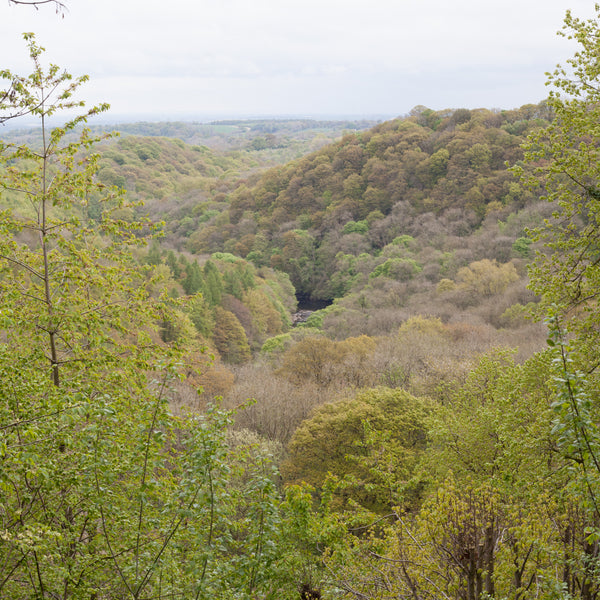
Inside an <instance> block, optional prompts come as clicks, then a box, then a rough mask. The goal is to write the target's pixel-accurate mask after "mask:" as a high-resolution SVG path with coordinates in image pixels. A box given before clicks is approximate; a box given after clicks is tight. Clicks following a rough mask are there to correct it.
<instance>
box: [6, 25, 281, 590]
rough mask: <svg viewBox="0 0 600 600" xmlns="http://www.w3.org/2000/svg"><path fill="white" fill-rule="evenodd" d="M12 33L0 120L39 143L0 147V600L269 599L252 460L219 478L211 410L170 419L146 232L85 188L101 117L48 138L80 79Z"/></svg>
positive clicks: (220, 428)
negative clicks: (96, 212)
mask: <svg viewBox="0 0 600 600" xmlns="http://www.w3.org/2000/svg"><path fill="white" fill-rule="evenodd" d="M25 37H26V40H27V41H28V44H29V51H30V56H31V59H32V61H33V64H34V70H33V73H32V74H31V75H30V76H28V77H17V76H13V75H12V74H11V73H9V72H8V71H3V72H2V77H3V79H5V80H8V81H9V82H10V83H9V89H11V90H13V91H14V94H13V93H12V92H10V93H9V94H8V95H6V94H5V96H4V97H5V105H4V106H3V108H2V109H3V110H6V111H7V112H10V111H12V110H13V108H14V107H22V108H23V109H24V110H27V111H29V112H30V113H32V114H34V115H36V116H37V117H38V118H39V120H40V125H41V128H40V135H41V140H40V142H39V145H37V146H35V147H33V148H29V147H27V146H17V147H15V146H12V145H10V144H6V143H0V164H1V165H2V167H3V168H2V170H1V171H0V173H1V176H0V177H1V178H0V203H1V210H0V233H1V239H0V302H1V311H0V378H1V380H2V386H0V431H1V432H2V437H1V438H0V530H1V531H2V533H1V534H0V596H1V597H4V598H39V599H42V598H54V599H59V600H67V599H69V600H71V599H81V600H84V599H85V600H89V599H90V598H109V597H110V598H123V599H125V598H127V599H132V600H133V599H136V600H140V599H141V598H149V597H152V598H167V597H169V598H173V597H185V598H197V599H204V598H209V597H210V598H213V597H219V598H227V597H236V598H250V597H253V596H256V595H257V594H259V593H263V592H259V590H263V591H264V593H265V594H267V593H272V595H274V596H278V594H277V593H276V592H275V591H273V592H267V591H265V590H267V588H269V589H270V588H273V587H276V586H277V585H279V584H278V580H277V579H276V578H270V575H271V574H272V573H273V571H272V570H271V569H270V568H266V567H267V565H270V564H272V563H273V562H274V558H275V550H274V549H273V548H274V547H275V546H271V545H267V544H266V538H267V536H271V534H272V537H273V539H276V535H277V534H276V523H277V510H278V509H277V499H276V497H275V493H274V491H275V487H274V483H273V482H274V479H273V476H272V475H271V474H269V473H270V472H269V471H268V470H263V471H260V472H259V470H258V469H256V467H255V466H254V465H258V464H260V465H264V464H265V462H264V461H262V462H260V463H258V462H254V463H253V464H247V465H246V466H244V464H243V463H242V462H239V461H238V464H237V465H236V467H235V469H232V465H233V464H235V460H234V456H233V452H232V450H231V448H230V446H229V444H228V441H227V429H228V427H229V425H230V423H231V417H230V415H229V414H228V413H226V412H224V411H220V410H217V409H214V408H213V409H210V410H208V411H207V412H206V413H204V414H202V415H198V414H196V415H194V414H190V415H184V416H181V417H177V416H175V415H174V414H173V413H172V411H171V410H170V407H169V398H170V393H171V392H170V389H171V388H170V381H171V379H172V378H174V377H177V376H178V371H179V370H180V369H181V365H180V359H181V355H180V354H179V352H177V351H176V349H174V348H170V347H168V346H165V345H163V344H161V343H160V342H159V341H158V331H157V326H158V322H159V319H160V318H161V316H163V315H164V313H165V311H167V312H168V311H169V304H168V303H162V302H160V300H158V301H155V300H153V299H152V298H151V297H150V295H149V293H148V289H151V288H152V287H153V285H154V284H155V283H156V282H153V281H151V280H150V279H149V277H150V273H151V272H152V269H151V268H150V267H147V268H146V267H144V266H142V265H140V264H138V263H136V262H135V260H134V259H133V256H132V252H131V247H132V246H134V245H139V244H145V243H146V239H145V238H146V237H147V235H146V234H147V233H148V229H147V227H146V224H144V223H142V222H129V221H124V220H121V219H119V218H118V215H119V211H120V210H121V209H122V208H124V207H126V206H127V204H126V199H125V198H124V196H123V194H122V193H121V192H119V191H117V190H113V189H105V188H104V187H103V186H102V185H100V184H98V183H96V182H95V178H94V175H95V166H96V160H97V158H96V157H95V156H94V155H93V154H90V153H89V149H90V147H91V146H92V144H93V141H94V139H93V138H92V137H91V136H90V134H89V131H87V130H86V129H83V130H82V131H81V132H79V131H78V129H77V128H78V126H80V125H83V124H84V123H85V121H86V119H87V118H88V117H89V116H91V115H93V114H95V113H97V112H99V111H101V110H104V109H106V108H107V107H106V105H103V106H101V107H99V108H93V109H91V110H89V111H87V113H85V114H84V115H83V116H81V117H76V118H74V119H73V120H71V121H70V122H68V123H67V124H66V125H65V126H63V127H60V128H56V129H53V130H51V131H49V130H48V128H47V118H48V117H49V116H51V115H54V114H55V113H56V112H57V111H59V110H60V109H62V108H72V107H75V106H82V103H80V102H77V101H74V100H73V99H72V95H73V94H74V92H75V91H76V90H77V88H78V86H79V84H80V83H82V82H83V81H84V80H85V78H80V79H78V80H75V81H73V80H72V78H71V76H70V75H69V74H68V73H62V72H60V70H59V69H58V67H56V66H54V65H51V66H50V67H49V69H47V70H45V69H44V68H43V67H42V64H41V57H42V48H41V47H40V46H38V45H37V43H36V41H35V39H34V37H33V36H32V35H31V34H28V35H26V36H25ZM14 82H17V84H16V85H15V84H14ZM6 99H8V102H9V104H6V102H7V100H6ZM13 112H14V111H13ZM92 199H94V200H96V201H98V202H99V203H100V206H101V207H102V211H101V215H100V218H99V220H98V221H97V222H94V223H93V224H92V223H88V222H87V221H86V207H87V203H88V202H89V201H90V200H92ZM236 452H237V451H236ZM265 469H266V467H265ZM244 473H245V475H244V477H242V474H244ZM217 540H218V543H217ZM278 597H285V594H281V595H279V596H278Z"/></svg>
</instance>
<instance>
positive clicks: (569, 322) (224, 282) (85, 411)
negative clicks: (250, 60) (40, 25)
mask: <svg viewBox="0 0 600 600" xmlns="http://www.w3.org/2000/svg"><path fill="white" fill-rule="evenodd" d="M597 12H598V18H597V19H595V20H591V21H589V22H588V21H580V20H578V19H577V18H576V17H573V16H572V15H571V14H570V13H567V16H566V19H565V32H566V34H567V35H573V36H574V38H575V39H576V40H577V41H578V43H579V44H580V49H579V52H578V53H577V54H576V55H575V56H574V58H573V59H572V60H571V61H570V62H569V63H568V64H567V65H565V66H564V67H558V68H557V70H556V71H555V72H554V73H552V74H550V75H549V85H550V90H551V92H550V95H549V97H548V99H547V100H545V101H544V102H542V103H540V104H531V105H526V106H523V107H521V108H519V109H513V110H503V111H500V110H494V111H492V110H486V109H478V110H467V109H452V110H450V109H449V110H445V111H433V110H430V109H427V108H425V107H421V106H420V107H416V108H415V109H413V111H411V113H410V114H409V115H405V116H403V117H400V118H398V119H394V120H391V121H386V122H382V123H377V124H375V123H369V122H313V121H283V120H282V121H257V122H252V121H232V122H219V123H212V124H188V123H172V124H169V123H137V124H130V125H128V126H123V127H120V128H119V129H121V130H122V131H121V135H120V136H115V135H112V134H105V133H104V128H101V127H97V126H96V127H93V128H92V129H89V128H87V121H88V119H89V118H91V117H93V116H94V115H96V114H98V113H100V112H104V111H105V110H107V108H108V107H107V106H106V105H102V106H98V107H94V108H92V109H90V110H88V112H87V113H83V115H82V116H80V117H76V118H73V119H72V120H70V121H67V123H65V125H64V126H62V127H59V128H53V129H52V128H49V127H48V126H47V119H48V118H49V117H50V116H54V115H55V113H60V111H61V110H63V109H71V108H73V107H80V104H79V101H78V96H77V95H78V94H80V90H79V87H80V85H82V84H83V83H84V82H85V78H80V79H73V78H72V77H71V76H70V75H69V74H67V73H63V72H62V71H61V70H60V69H58V68H57V67H53V66H50V67H46V66H45V55H44V51H43V49H42V48H41V47H40V46H39V45H38V43H37V41H36V39H35V37H34V36H33V35H32V34H27V35H26V36H25V40H26V43H27V47H28V49H29V53H30V56H31V59H32V64H33V73H32V75H31V76H20V75H17V74H14V73H11V72H9V71H0V79H1V80H2V86H1V87H0V123H2V122H4V121H8V120H9V119H10V120H13V119H17V118H18V116H22V115H33V116H36V117H38V118H39V121H40V127H39V128H37V129H35V130H25V129H14V128H11V129H10V130H7V131H6V132H5V133H6V135H3V136H2V137H3V139H4V141H0V381H1V383H2V384H1V385H0V597H2V598H10V599H15V600H21V599H23V600H25V599H33V598H35V599H36V600H42V599H60V600H67V599H69V600H70V599H73V600H108V599H111V600H112V599H118V600H121V599H123V600H126V599H135V600H142V599H144V600H150V599H164V600H167V599H174V598H180V599H191V598H196V599H209V598H210V599H214V598H219V599H223V600H227V599H236V600H237V599H241V600H244V599H247V600H258V599H261V600H267V599H271V600H294V599H298V598H302V599H304V600H307V599H312V600H315V599H318V598H323V599H330V600H333V599H354V600H392V599H394V600H397V599H406V600H408V599H412V600H428V599H435V600H440V599H445V600H490V599H492V598H496V599H498V600H501V599H504V598H506V599H508V598H510V599H514V600H526V599H534V598H540V599H544V600H559V599H560V600H571V599H575V598H581V599H585V600H595V599H597V598H598V597H600V545H599V544H600V509H599V508H598V504H599V502H600V497H599V494H600V425H599V418H600V405H599V397H598V389H599V386H598V365H599V364H600V362H599V355H598V348H599V347H600V345H599V339H598V331H599V330H598V323H599V320H600V314H599V310H598V300H597V298H598V290H599V289H600V268H599V262H600V259H599V256H600V254H599V253H600V248H599V246H598V228H599V226H600V223H599V222H598V221H599V219H600V217H599V215H600V205H599V200H600V191H599V190H598V183H597V182H598V180H599V179H600V173H599V169H600V167H599V166H598V165H599V164H600V161H599V158H600V156H599V153H600V152H599V140H600V130H599V125H598V124H599V123H600V114H599V108H598V107H599V106H600V102H599V101H600V98H599V92H598V91H597V90H598V86H599V83H598V75H597V64H596V60H597V56H598V52H599V51H600V47H599V44H600V42H599V40H600V8H597ZM49 92H50V95H49ZM42 98H43V102H42V101H41V99H42ZM91 124H92V122H90V125H91ZM3 133H4V132H3ZM307 299H310V300H313V301H320V302H321V304H322V305H324V308H321V309H320V310H316V311H314V312H312V313H311V314H310V316H308V318H307V319H306V320H305V321H303V322H297V320H295V319H294V313H295V312H296V310H297V308H298V302H299V301H300V304H301V305H302V304H303V303H304V302H305V301H306V300H307Z"/></svg>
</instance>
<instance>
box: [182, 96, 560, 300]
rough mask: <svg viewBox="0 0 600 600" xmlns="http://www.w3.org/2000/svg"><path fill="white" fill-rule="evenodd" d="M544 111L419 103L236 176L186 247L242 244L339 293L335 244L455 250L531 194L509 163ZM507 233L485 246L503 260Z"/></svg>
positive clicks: (351, 250)
mask: <svg viewBox="0 0 600 600" xmlns="http://www.w3.org/2000/svg"><path fill="white" fill-rule="evenodd" d="M549 116H550V115H549V113H548V109H547V108H546V106H545V105H544V104H540V105H527V106H524V107H522V108H520V109H518V110H512V111H501V112H493V111H489V110H473V111H470V110H466V109H461V110H456V111H441V112H434V111H432V110H429V109H425V108H420V109H415V110H414V111H413V114H412V115H411V116H410V117H408V118H405V119H397V120H393V121H388V122H386V123H382V124H380V125H377V126H376V127H374V128H372V129H370V130H368V131H365V132H359V133H355V134H352V135H346V136H345V137H344V138H343V139H342V140H341V141H339V142H337V143H334V144H331V145H329V146H326V147H324V148H322V149H321V150H319V151H317V152H314V153H312V154H310V155H308V156H306V157H304V158H302V159H299V160H297V161H294V162H291V163H289V164H287V165H285V166H282V167H275V168H273V169H271V170H269V171H268V172H266V173H265V174H263V175H261V176H259V177H258V178H253V179H249V180H247V181H243V182H240V184H239V185H238V186H237V188H236V190H235V191H234V192H233V193H231V194H230V195H229V196H228V202H229V206H228V208H227V210H226V211H225V213H224V214H219V215H215V216H214V217H213V218H211V219H209V220H207V221H206V222H205V223H203V224H202V226H201V227H199V228H198V230H197V231H196V232H194V233H193V234H192V235H191V236H190V239H189V242H188V249H189V250H191V251H192V252H198V253H205V252H215V251H220V250H227V251H230V252H233V253H236V254H238V255H240V256H244V257H246V256H247V257H248V258H249V259H251V260H253V261H254V262H255V263H256V264H259V265H260V264H267V265H270V266H275V267H277V268H280V269H283V270H285V271H286V272H287V273H289V275H290V277H291V279H292V282H293V283H294V285H295V286H296V288H297V289H298V290H299V291H300V292H302V293H308V294H312V295H313V296H315V297H321V298H327V297H329V298H332V297H340V296H342V295H344V294H345V293H346V292H347V291H348V289H349V287H348V282H339V283H337V284H336V283H334V281H333V279H335V274H336V273H338V272H339V265H338V264H337V261H338V255H339V254H340V253H341V255H342V256H344V255H348V256H352V257H358V256H360V255H362V254H365V253H366V254H367V255H369V256H374V255H376V254H378V253H380V252H382V250H383V249H384V248H385V247H386V246H387V245H388V244H390V243H391V242H392V241H393V240H394V239H395V238H397V237H398V236H402V235H409V236H411V237H413V238H415V239H416V240H417V241H416V243H415V247H418V248H420V249H422V248H423V247H424V246H433V247H434V248H436V249H437V250H438V251H440V252H442V253H443V252H449V251H452V249H453V247H456V245H457V244H456V242H455V241H453V238H456V237H462V238H464V237H466V236H469V235H471V234H473V233H474V232H475V231H477V230H478V229H479V228H480V227H481V226H482V224H483V223H484V221H485V219H486V216H491V219H492V220H494V219H495V220H496V221H497V220H498V219H499V218H504V217H506V215H507V214H509V213H511V212H516V211H518V210H522V209H524V208H525V207H526V206H528V205H530V204H531V203H532V202H534V201H535V199H536V196H535V195H534V194H532V193H531V192H530V191H527V190H524V189H522V188H521V187H520V186H519V184H518V183H517V182H516V181H515V178H514V177H513V175H512V174H511V173H510V172H509V171H508V170H507V167H506V164H507V163H508V164H515V163H516V162H518V161H519V160H520V159H521V157H522V151H521V148H520V144H521V143H522V141H523V139H524V136H525V135H526V134H527V133H528V132H529V131H530V130H531V129H532V128H537V127H540V126H545V125H546V124H547V122H548V119H549ZM494 215H497V218H496V217H494ZM522 229H523V228H522V227H521V230H522ZM521 230H520V231H516V232H515V235H516V236H517V237H519V235H520V234H521V233H522V231H521ZM515 239H516V238H515ZM513 241H514V239H513V240H512V241H511V244H512V242H513ZM505 243H508V240H506V242H505ZM511 244H509V251H508V253H507V252H506V251H503V252H501V253H500V254H498V253H497V252H495V251H493V250H492V249H491V248H490V252H492V253H493V256H490V258H497V259H499V260H508V259H509V258H510V257H511V255H510V245H511ZM465 260H466V259H465ZM465 260H461V261H458V262H457V266H459V264H460V263H464V264H467V263H468V260H466V262H465ZM443 262H444V263H445V264H448V263H449V262H452V261H449V259H448V258H445V259H444V261H443ZM454 262H456V260H455V261H454ZM461 266H462V265H461ZM443 270H444V269H443V268H442V269H441V271H442V272H443Z"/></svg>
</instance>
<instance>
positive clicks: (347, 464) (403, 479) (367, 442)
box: [282, 387, 432, 511]
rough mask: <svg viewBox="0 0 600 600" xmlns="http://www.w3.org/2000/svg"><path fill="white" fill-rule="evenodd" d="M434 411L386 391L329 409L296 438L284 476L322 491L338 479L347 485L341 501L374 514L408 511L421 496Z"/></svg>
mask: <svg viewBox="0 0 600 600" xmlns="http://www.w3.org/2000/svg"><path fill="white" fill-rule="evenodd" d="M431 408H432V405H431V403H430V402H429V401H428V400H426V399H424V398H416V397H415V396H412V395H411V394H409V393H407V392H405V391H403V390H399V389H396V390H392V389H389V388H383V387H380V388H374V389H370V390H362V391H361V392H359V393H357V394H356V395H355V397H353V398H349V399H347V400H341V401H338V402H334V403H329V404H324V405H323V406H321V407H319V408H318V409H317V410H315V412H314V414H313V415H312V417H311V418H309V419H307V420H306V421H304V422H303V423H302V424H301V425H300V426H299V427H298V429H297V430H296V432H295V433H294V435H293V437H292V439H291V441H290V444H289V451H290V456H289V459H288V460H287V461H286V465H285V468H284V469H282V472H283V473H284V476H285V477H286V478H287V480H288V481H290V482H292V483H296V482H300V481H305V482H307V483H309V484H311V485H313V486H315V487H316V488H317V489H322V488H323V486H324V484H325V481H326V479H327V476H328V474H334V475H335V476H337V477H339V478H340V479H342V480H344V481H345V484H346V485H344V486H342V487H341V491H340V492H339V496H338V499H342V500H345V501H348V500H350V502H351V503H359V504H361V505H362V506H363V507H366V508H368V509H370V510H379V511H381V510H386V511H387V510H389V509H390V508H391V507H394V506H398V505H409V504H410V503H411V502H412V501H414V499H415V498H416V497H417V496H418V493H419V491H420V489H419V483H418V481H417V479H416V478H415V477H414V476H415V473H414V469H415V466H416V463H417V459H418V457H419V456H420V454H421V452H422V450H423V449H424V447H425V420H426V418H427V415H428V414H429V413H430V411H431ZM342 505H343V502H342Z"/></svg>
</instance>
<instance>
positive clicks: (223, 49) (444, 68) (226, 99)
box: [0, 0, 594, 120]
mask: <svg viewBox="0 0 600 600" xmlns="http://www.w3.org/2000/svg"><path fill="white" fill-rule="evenodd" d="M65 2H66V4H67V7H68V11H67V12H66V14H65V16H64V18H60V17H58V16H57V15H56V14H55V12H54V9H53V8H51V7H50V6H42V7H40V9H39V10H37V11H36V10H35V9H33V8H31V7H26V6H9V5H8V4H7V0H0V69H2V68H7V67H8V68H10V69H12V70H14V71H16V72H18V73H28V72H29V71H28V68H29V64H28V62H27V51H26V47H25V44H24V42H23V41H22V40H21V33H22V32H24V31H34V32H35V33H36V34H37V37H38V41H39V42H40V43H41V44H42V45H43V46H44V47H45V48H46V50H47V52H46V58H47V60H49V61H51V62H54V63H56V64H59V65H60V66H61V67H64V68H66V69H67V70H69V71H70V72H71V73H73V74H74V75H80V74H84V73H85V74H88V75H89V76H90V78H91V81H90V83H88V84H86V86H85V88H83V92H82V95H83V97H84V98H85V99H86V100H87V101H88V102H89V103H94V102H99V101H106V102H109V103H110V104H111V105H112V110H111V115H112V116H114V118H118V119H121V118H123V117H127V118H134V119H136V118H144V119H156V120H158V119H161V120H164V119H189V120H194V119H196V120H204V119H207V118H213V117H236V116H239V117H247V116H263V115H265V116H266V115H268V116H274V115H281V116H283V115H295V116H327V115H329V116H343V115H351V116H366V117H372V116H382V117H383V116H397V115H403V114H406V113H408V112H409V111H410V109H411V108H412V107H413V106H416V105H419V104H420V105H425V106H427V107H429V108H433V109H436V110H438V109H443V108H462V107H465V108H478V107H485V108H507V109H509V108H515V107H518V106H521V105H523V104H527V103H534V102H539V101H540V100H542V99H543V98H544V97H545V96H546V94H547V90H546V88H545V86H544V81H545V75H544V73H545V72H546V71H549V70H551V69H553V68H554V66H555V65H556V64H557V63H558V62H564V61H565V59H566V58H568V57H569V56H571V54H572V53H573V50H574V46H573V45H571V43H570V42H568V41H567V40H565V39H564V38H561V37H559V36H557V35H556V32H557V31H558V30H559V29H561V27H562V22H563V18H564V15H565V11H566V10H567V9H568V8H570V9H571V10H572V12H573V13H574V14H575V15H576V16H580V17H584V18H589V17H592V16H593V14H594V13H593V2H592V1H591V0H569V3H568V4H565V2H564V1H561V0H503V1H502V2H491V1H489V0H487V1H486V0H301V1H300V0H65Z"/></svg>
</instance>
